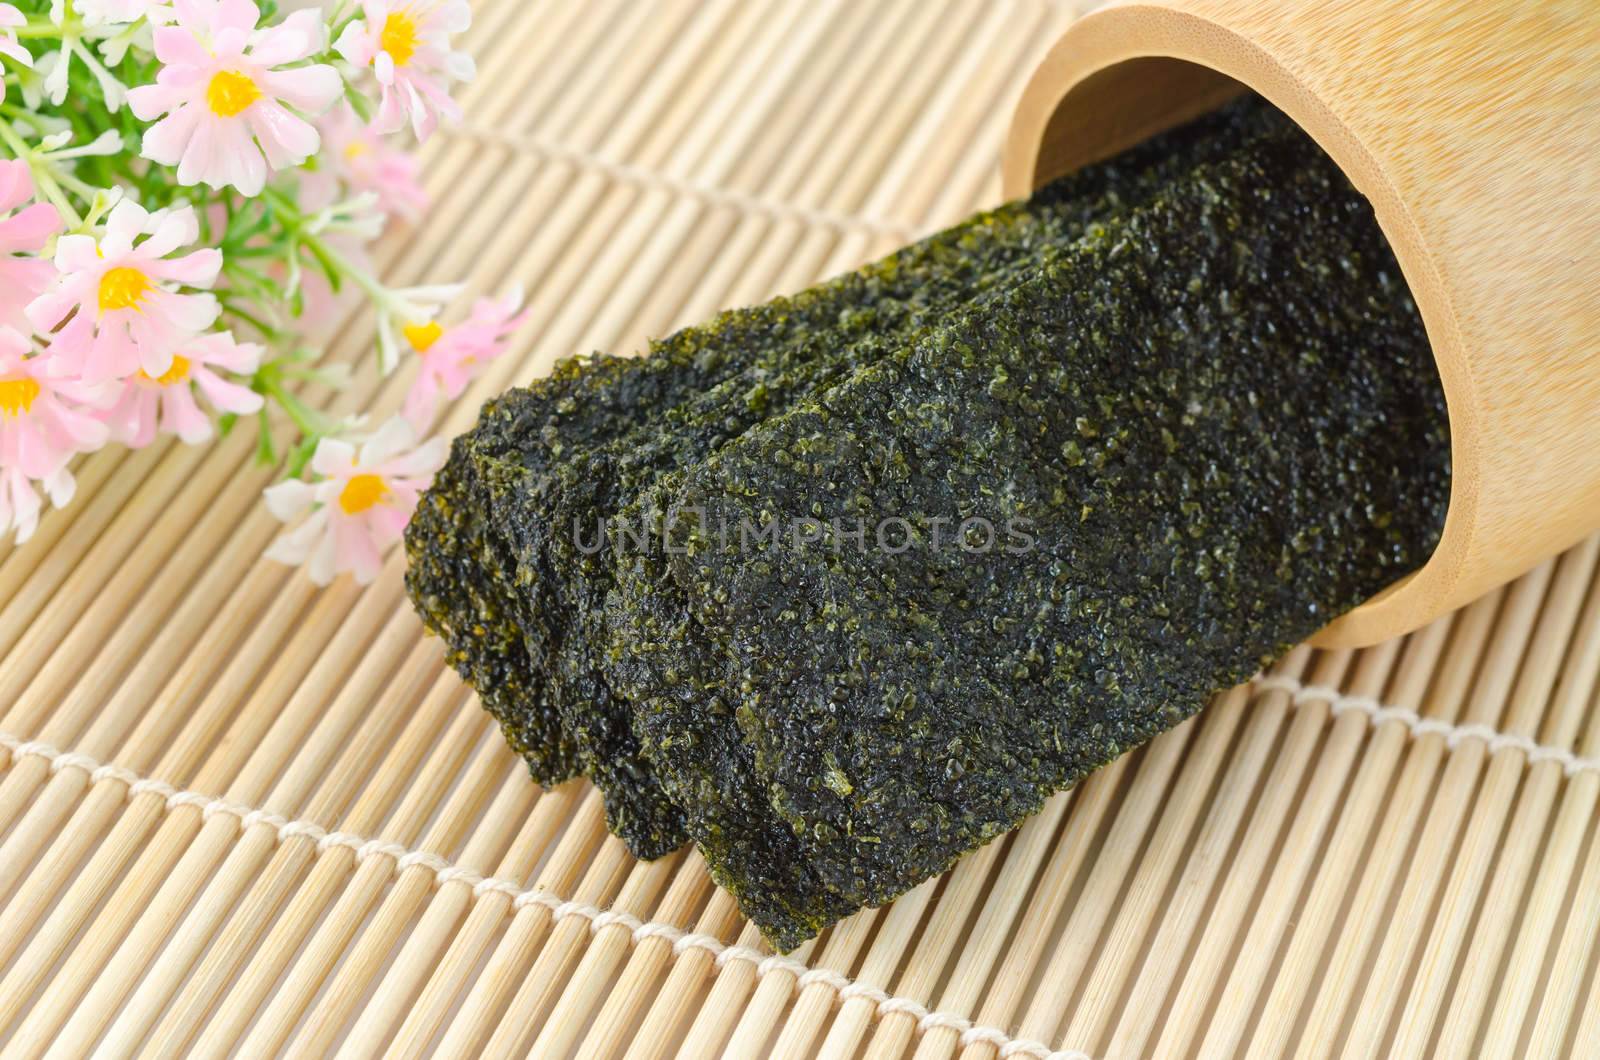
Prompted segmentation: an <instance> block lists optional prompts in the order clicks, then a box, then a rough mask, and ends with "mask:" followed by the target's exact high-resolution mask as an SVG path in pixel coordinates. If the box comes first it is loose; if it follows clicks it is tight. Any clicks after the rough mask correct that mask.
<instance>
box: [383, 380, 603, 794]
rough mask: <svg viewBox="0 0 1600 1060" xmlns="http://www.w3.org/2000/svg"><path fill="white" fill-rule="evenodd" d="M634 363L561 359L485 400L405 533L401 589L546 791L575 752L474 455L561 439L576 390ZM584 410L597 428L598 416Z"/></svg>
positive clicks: (529, 594)
mask: <svg viewBox="0 0 1600 1060" xmlns="http://www.w3.org/2000/svg"><path fill="white" fill-rule="evenodd" d="M630 363H631V362H628V361H625V360H623V359H621V358H599V359H596V360H595V361H593V362H590V363H587V364H585V363H581V362H578V361H576V360H574V361H569V362H565V363H563V364H562V365H558V366H557V368H556V370H555V371H554V372H553V373H552V374H551V375H550V376H549V377H547V378H545V379H543V380H540V382H539V384H538V386H537V388H535V389H531V390H514V391H511V392H510V393H508V394H505V395H503V396H502V397H500V398H497V399H494V400H491V401H489V402H487V403H486V404H485V405H484V408H483V411H482V413H481V414H480V420H479V424H478V426H477V428H475V429H474V430H473V431H470V432H468V433H466V434H463V435H461V436H459V437H457V438H456V439H455V441H454V442H453V443H452V444H451V449H450V459H449V460H448V461H446V463H445V466H444V467H443V468H441V469H440V471H439V473H438V474H437V475H436V476H435V477H434V482H433V485H432V487H431V488H430V489H429V490H428V491H427V492H425V493H424V494H423V496H422V498H421V500H420V502H419V503H418V505H417V510H416V512H415V513H414V514H413V515H412V517H411V522H410V523H409V525H408V526H407V527H406V536H405V541H406V561H407V565H406V589H407V592H408V593H409V595H410V597H411V600H412V604H413V606H414V607H415V608H416V610H417V612H418V614H419V615H421V616H422V619H423V622H424V624H425V625H426V626H427V627H428V628H429V629H430V630H432V631H433V632H435V633H437V634H439V635H440V636H441V637H442V638H443V639H444V641H445V644H446V658H447V660H448V661H449V662H450V664H451V666H453V667H454V668H455V669H456V671H457V672H458V673H460V675H461V677H462V678H463V679H464V680H465V681H467V683H469V684H471V685H472V686H473V687H474V688H475V689H477V691H478V695H479V698H480V699H481V700H482V702H483V704H484V706H485V708H487V709H488V711H489V712H490V713H491V714H492V715H493V716H494V717H495V719H496V720H497V721H499V722H500V727H501V731H502V732H503V733H504V734H505V737H506V741H507V743H508V744H510V746H511V748H512V750H514V751H516V752H517V753H518V754H519V755H521V756H522V757H523V758H524V759H525V760H526V761H527V762H528V765H529V768H530V770H531V771H532V773H533V775H534V776H535V777H536V778H537V779H538V780H539V781H541V782H542V783H546V784H554V783H558V782H559V781H562V780H565V779H566V778H567V777H570V776H571V775H572V774H573V773H574V772H575V771H576V769H577V755H576V753H575V748H574V747H573V744H572V741H571V740H570V739H568V738H567V737H566V736H565V735H564V733H563V732H562V729H561V723H560V718H559V716H558V715H556V713H555V712H554V711H553V710H551V709H549V706H548V700H547V699H546V697H545V696H544V694H543V665H544V654H545V653H544V645H545V638H544V636H543V635H542V634H541V633H540V625H541V622H542V616H543V614H544V612H543V609H542V608H541V606H540V605H541V603H542V601H541V600H540V599H539V597H538V594H537V590H538V588H539V586H538V585H537V584H529V585H518V584H516V582H515V578H516V562H515V558H514V557H513V556H512V555H511V554H510V552H509V549H508V547H507V546H506V544H505V543H504V542H503V541H502V540H501V539H500V537H499V535H497V534H495V533H493V531H492V528H491V526H490V524H489V522H488V519H487V515H488V509H489V504H488V500H487V498H488V495H489V490H490V488H491V487H490V486H488V485H487V484H485V483H484V482H483V481H482V476H481V475H480V473H479V467H480V463H479V460H477V459H474V456H475V455H476V454H478V453H479V452H480V451H482V452H487V453H501V452H504V451H505V450H506V448H507V446H508V444H509V443H508V438H515V439H517V440H518V441H520V440H521V439H523V438H525V437H532V438H544V437H548V436H550V435H552V434H553V435H557V436H560V435H562V434H564V433H565V431H566V428H567V426H568V425H567V423H566V422H564V421H565V419H566V418H569V417H570V414H571V413H572V412H573V411H574V410H575V409H576V407H577V405H576V402H575V400H574V399H573V397H572V391H573V390H574V389H575V388H576V386H577V384H579V383H580V382H585V383H590V384H592V383H593V382H594V381H596V380H598V379H599V378H600V377H602V376H610V375H615V374H619V373H622V372H625V371H626V370H627V368H628V367H629V366H630ZM585 411H586V412H587V413H588V414H589V422H596V421H597V420H598V418H599V417H598V416H596V415H595V413H596V412H597V411H603V410H597V409H595V408H594V407H593V406H586V407H585Z"/></svg>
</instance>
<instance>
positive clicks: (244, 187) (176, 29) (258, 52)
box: [128, 0, 344, 196]
mask: <svg viewBox="0 0 1600 1060" xmlns="http://www.w3.org/2000/svg"><path fill="white" fill-rule="evenodd" d="M175 10H176V13H177V25H174V26H164V27H161V28H159V29H157V30H156V31H155V46H156V57H157V58H158V59H160V60H161V62H162V63H163V64H164V65H163V66H162V68H161V72H160V73H159V74H157V75H156V83H155V84H153V85H141V86H140V87H138V88H135V89H133V90H131V91H130V92H129V93H128V105H129V106H130V107H131V108H132V109H133V113H134V114H135V115H136V116H137V117H138V118H139V119H140V120H141V121H154V120H155V119H156V118H158V117H160V116H161V115H163V114H164V115H166V117H164V118H161V120H160V121H158V122H156V124H155V125H153V126H151V127H150V128H149V129H148V130H146V131H145V134H144V148H143V150H144V156H145V157H146V158H148V159H150V160H151V161H154V162H159V163H161V164H162V165H167V166H174V165H175V166H177V167H178V181H179V182H180V183H183V184H206V185H209V186H210V187H213V188H222V187H227V186H229V185H232V186H233V187H235V188H238V189H239V191H240V193H242V194H244V195H247V196H254V195H259V194H260V193H261V189H262V188H263V187H265V186H266V181H267V171H268V170H269V169H286V168H289V167H291V166H298V165H299V164H300V163H302V162H304V161H305V160H306V159H307V158H310V157H311V156H312V155H313V154H315V153H316V151H317V146H318V144H319V142H320V140H319V138H318V136H317V130H316V128H315V127H314V126H313V125H312V124H311V123H310V122H309V121H306V120H305V118H304V117H302V116H301V115H303V114H309V115H315V114H319V113H321V112H322V111H323V110H325V109H327V107H328V106H330V105H331V104H332V103H333V101H334V100H336V99H338V98H339V96H340V94H341V93H342V92H343V91H344V82H343V81H342V80H341V79H340V77H339V74H338V71H336V70H334V68H333V67H331V66H328V65H327V64H325V63H317V64H314V65H311V66H294V67H290V68H288V69H279V68H280V67H284V66H285V65H286V64H289V63H296V62H299V61H301V60H303V59H306V58H309V57H310V56H312V55H314V54H316V53H317V52H319V51H321V50H322V46H323V29H324V27H323V22H322V14H321V12H319V11H317V10H315V9H308V10H304V11H296V12H295V13H294V14H292V15H290V16H289V17H288V18H286V19H284V20H283V22H282V24H280V25H277V26H268V27H264V28H261V29H257V28H256V22H257V20H258V19H260V17H261V12H260V11H258V10H257V9H256V5H255V4H254V3H252V2H251V0H177V2H176V5H175Z"/></svg>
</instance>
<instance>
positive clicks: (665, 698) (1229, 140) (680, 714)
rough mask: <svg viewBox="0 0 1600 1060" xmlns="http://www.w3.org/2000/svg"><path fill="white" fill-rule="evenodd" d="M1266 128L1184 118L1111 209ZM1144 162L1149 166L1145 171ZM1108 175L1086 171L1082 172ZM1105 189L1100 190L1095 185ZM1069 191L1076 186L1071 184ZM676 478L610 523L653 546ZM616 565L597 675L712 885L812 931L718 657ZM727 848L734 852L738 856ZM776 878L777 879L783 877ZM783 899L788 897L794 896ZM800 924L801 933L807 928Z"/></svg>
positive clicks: (1263, 112) (1247, 121) (1251, 122)
mask: <svg viewBox="0 0 1600 1060" xmlns="http://www.w3.org/2000/svg"><path fill="white" fill-rule="evenodd" d="M1277 127H1278V120H1277V119H1276V118H1275V117H1274V116H1273V114H1272V113H1271V112H1270V110H1269V109H1268V108H1265V107H1263V106H1261V105H1259V104H1257V103H1255V102H1253V101H1246V102H1242V103H1241V104H1239V105H1237V106H1235V107H1231V108H1229V109H1228V110H1227V111H1225V112H1223V113H1221V114H1219V115H1215V116H1213V117H1210V118H1207V119H1204V120H1202V121H1200V122H1196V123H1194V124H1193V125H1191V126H1189V127H1186V128H1185V129H1182V130H1179V131H1178V132H1176V133H1174V134H1169V135H1168V136H1166V137H1162V138H1158V140H1156V141H1153V142H1152V143H1151V144H1149V145H1148V151H1147V152H1146V153H1144V154H1143V158H1142V159H1141V157H1140V155H1139V154H1138V153H1131V154H1130V155H1129V156H1124V157H1123V158H1122V159H1120V160H1118V164H1119V166H1120V168H1119V169H1118V170H1114V171H1112V173H1111V179H1110V180H1109V181H1108V182H1107V184H1108V185H1109V188H1110V189H1111V190H1120V191H1121V193H1122V196H1121V201H1120V202H1119V203H1117V204H1116V205H1117V206H1118V208H1119V209H1126V208H1127V207H1128V205H1129V204H1130V203H1132V202H1137V201H1141V200H1142V199H1143V198H1145V197H1147V195H1148V194H1151V193H1152V191H1151V190H1150V189H1159V188H1162V187H1165V186H1166V183H1167V182H1168V181H1170V180H1173V179H1178V178H1179V175H1180V174H1183V173H1186V172H1187V171H1189V170H1191V169H1193V168H1194V167H1195V166H1196V165H1199V164H1201V163H1203V162H1205V161H1208V160H1215V159H1218V158H1222V157H1227V156H1229V155H1231V154H1234V153H1237V152H1239V151H1244V150H1248V149H1249V144H1250V142H1251V141H1252V139H1253V138H1259V137H1261V136H1266V135H1272V134H1273V133H1274V132H1275V130H1276V129H1277ZM1146 160H1156V161H1157V162H1158V167H1152V166H1150V165H1148V164H1146ZM1108 168H1109V167H1096V170H1091V171H1088V172H1087V174H1086V176H1088V177H1091V178H1092V177H1093V176H1094V175H1095V173H1096V172H1097V171H1098V172H1100V173H1105V171H1106V169H1108ZM1074 187H1075V186H1074V185H1073V183H1072V182H1071V181H1063V182H1057V183H1056V184H1054V185H1051V186H1050V187H1048V188H1046V189H1044V190H1042V191H1041V192H1040V193H1039V194H1038V195H1037V196H1035V200H1034V203H1033V204H1031V205H1033V206H1034V207H1037V205H1038V203H1039V202H1040V201H1041V200H1045V199H1048V198H1049V197H1051V196H1055V197H1056V198H1057V199H1058V200H1064V201H1068V202H1082V201H1084V199H1085V198H1086V196H1084V195H1082V194H1080V193H1077V192H1075V191H1074ZM1102 187H1105V185H1102ZM1078 188H1079V190H1081V186H1078ZM1067 242H1068V241H1066V240H1064V239H1063V240H1052V241H1045V242H1044V243H1041V244H1040V245H1039V246H1038V247H1036V248H1032V256H1031V257H1030V259H1029V261H1030V262H1031V263H1033V264H1038V263H1040V262H1043V261H1044V260H1046V258H1047V256H1048V254H1051V253H1061V252H1063V251H1064V249H1065V246H1066V245H1067ZM680 478H681V474H680V473H677V472H670V473H667V474H665V475H663V476H662V477H661V478H659V479H658V480H657V483H656V485H655V486H653V487H652V488H651V489H649V490H647V491H646V492H645V493H644V494H643V495H641V497H640V498H639V499H638V500H636V501H635V502H633V503H632V504H631V505H630V506H629V507H627V508H625V509H624V510H623V512H622V513H621V516H620V517H619V519H618V520H617V525H619V526H625V527H635V528H637V527H644V528H646V530H647V536H648V538H649V539H650V540H660V536H661V529H662V521H663V519H664V516H665V512H666V508H667V506H668V505H669V504H670V503H671V499H672V498H673V496H674V493H675V489H676V483H677V481H678V480H679V479H680ZM613 555H614V556H615V557H616V560H617V563H618V567H617V583H618V591H617V592H616V593H614V594H612V595H611V597H610V598H609V599H608V601H607V623H608V628H607V631H606V632H607V644H608V651H609V655H608V659H607V664H608V669H607V678H608V680H609V681H611V682H612V684H613V685H614V686H615V688H616V689H617V690H619V691H620V692H622V693H623V696H624V698H626V699H628V700H629V702H630V703H631V704H632V705H633V707H634V721H635V724H636V725H637V726H640V727H641V730H649V731H648V732H642V734H643V735H644V742H645V744H646V745H647V746H651V747H653V748H654V749H655V751H656V755H655V758H654V760H653V765H654V766H655V768H656V769H657V770H658V771H659V773H660V778H661V780H662V782H663V784H664V786H665V787H666V789H667V791H668V793H669V795H670V797H671V798H672V799H673V800H674V801H676V802H677V803H678V804H679V805H682V806H684V807H685V808H686V811H687V813H688V816H689V823H690V831H691V833H692V835H693V836H694V838H695V840H696V842H697V843H698V844H699V845H700V846H701V849H702V851H704V853H705V855H706V859H707V862H708V864H710V865H711V866H712V871H713V874H714V875H716V876H717V877H718V882H719V883H721V884H722V885H723V886H724V887H726V888H727V889H729V890H730V891H732V892H733V893H734V894H735V896H736V897H738V898H739V899H740V901H741V903H742V904H743V905H744V907H745V909H746V912H747V913H749V914H750V915H751V916H752V917H753V918H754V919H756V920H757V921H758V922H761V923H764V924H767V925H775V924H779V923H784V924H788V925H791V927H792V928H793V931H794V932H795V933H797V937H804V935H806V934H810V933H813V932H814V931H815V930H817V929H818V928H820V927H821V926H823V925H824V924H825V923H826V922H827V920H828V919H830V917H829V915H828V914H827V911H826V910H827V903H826V902H825V901H822V900H821V899H819V898H818V891H819V884H818V883H817V881H816V880H815V878H814V876H812V874H811V873H810V871H809V869H808V867H807V865H806V860H805V858H804V857H803V856H801V855H800V853H799V847H798V840H796V839H795V837H793V836H792V835H788V834H787V832H788V829H787V827H786V826H784V825H782V824H777V823H776V822H775V821H774V819H773V814H772V809H771V806H770V805H769V804H768V803H767V801H766V798H765V782H764V781H763V780H761V779H760V778H758V777H756V776H755V775H754V772H753V768H754V764H753V759H752V755H751V751H750V748H749V747H748V746H747V745H745V744H744V743H743V741H742V736H741V735H740V733H739V732H738V730H737V727H736V726H735V724H734V722H733V709H734V707H733V703H734V702H736V700H735V699H733V697H730V695H729V693H728V688H729V681H730V678H729V675H728V674H727V673H726V672H725V669H724V662H723V659H722V658H721V656H720V654H718V653H717V652H715V651H714V650H713V648H712V646H711V645H710V644H709V643H708V642H707V640H706V638H705V637H704V635H703V633H702V631H701V630H700V629H699V627H698V626H697V625H696V624H695V623H694V622H693V621H692V620H691V619H690V617H689V614H688V602H687V599H686V597H685V594H684V593H683V592H681V591H679V590H678V589H677V588H676V586H675V585H674V583H673V581H672V579H671V578H670V577H668V576H667V574H666V572H665V570H664V568H663V557H662V556H661V555H660V553H659V550H653V549H649V548H646V549H643V550H639V549H635V548H630V547H627V544H626V541H624V542H623V547H620V548H616V549H614V551H613ZM738 848H743V850H742V851H741V850H740V849H738ZM724 863H728V864H759V865H761V866H762V867H763V869H764V874H748V875H747V876H739V875H736V874H732V873H722V872H720V871H719V869H718V866H719V865H722V864H724ZM785 874H787V878H780V877H784V876H785ZM792 896H799V898H797V899H794V898H792ZM808 925H809V927H808Z"/></svg>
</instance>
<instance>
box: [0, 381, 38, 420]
mask: <svg viewBox="0 0 1600 1060" xmlns="http://www.w3.org/2000/svg"><path fill="white" fill-rule="evenodd" d="M38 396H39V384H38V383H36V382H34V381H33V380H32V379H29V378H28V377H27V376H23V377H22V378H21V379H0V412H3V413H5V414H6V415H7V416H21V415H22V414H23V413H25V412H27V411H28V410H29V409H31V408H33V400H34V398H36V397H38Z"/></svg>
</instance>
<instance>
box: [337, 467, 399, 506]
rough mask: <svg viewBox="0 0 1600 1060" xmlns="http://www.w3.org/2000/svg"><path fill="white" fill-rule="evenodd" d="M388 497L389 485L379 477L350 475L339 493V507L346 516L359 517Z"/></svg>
mask: <svg viewBox="0 0 1600 1060" xmlns="http://www.w3.org/2000/svg"><path fill="white" fill-rule="evenodd" d="M388 495H389V484H388V483H387V482H385V481H383V476H381V475H351V476H350V481H348V482H346V483H345V484H344V489H342V490H340V491H339V507H341V508H343V509H344V513H345V514H346V515H359V514H360V513H362V512H364V511H366V510H367V509H368V508H371V507H372V506H373V505H374V504H377V503H378V502H379V501H381V500H383V498H385V497H387V496H388Z"/></svg>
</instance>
